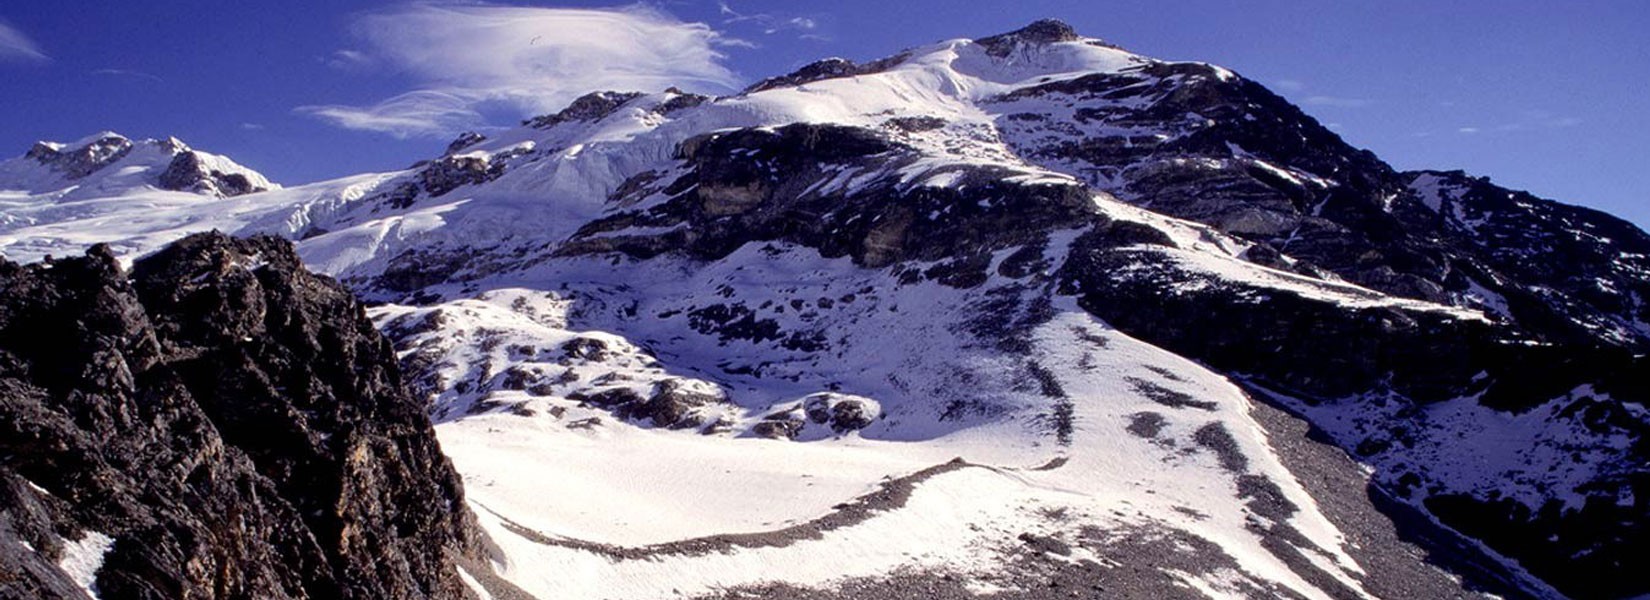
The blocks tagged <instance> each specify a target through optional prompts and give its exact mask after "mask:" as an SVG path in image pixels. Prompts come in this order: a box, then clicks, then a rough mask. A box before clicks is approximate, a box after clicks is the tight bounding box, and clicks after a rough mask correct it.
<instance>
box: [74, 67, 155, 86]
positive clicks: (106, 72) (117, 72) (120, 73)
mask: <svg viewBox="0 0 1650 600" xmlns="http://www.w3.org/2000/svg"><path fill="white" fill-rule="evenodd" d="M92 74H93V75H98V76H101V77H132V78H136V79H147V80H149V81H154V82H159V83H165V82H166V80H165V79H161V78H160V76H159V75H152V74H149V73H145V72H143V71H134V70H131V69H97V70H95V71H92Z"/></svg>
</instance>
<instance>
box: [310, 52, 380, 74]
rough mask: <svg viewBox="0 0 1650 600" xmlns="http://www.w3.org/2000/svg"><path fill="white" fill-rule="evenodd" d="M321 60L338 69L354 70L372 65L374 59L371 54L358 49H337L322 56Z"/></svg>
mask: <svg viewBox="0 0 1650 600" xmlns="http://www.w3.org/2000/svg"><path fill="white" fill-rule="evenodd" d="M321 62H323V63H326V65H327V66H328V67H332V68H334V69H338V70H340V71H354V70H357V69H363V68H366V67H369V66H372V64H373V63H374V62H375V61H374V60H373V58H372V55H370V54H367V53H365V52H362V51H360V50H339V51H337V52H333V53H332V54H330V55H328V56H326V57H325V58H322V59H321Z"/></svg>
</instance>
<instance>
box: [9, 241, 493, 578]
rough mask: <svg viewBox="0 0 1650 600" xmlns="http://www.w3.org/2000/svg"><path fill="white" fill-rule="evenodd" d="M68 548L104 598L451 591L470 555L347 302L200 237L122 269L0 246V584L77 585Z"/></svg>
mask: <svg viewBox="0 0 1650 600" xmlns="http://www.w3.org/2000/svg"><path fill="white" fill-rule="evenodd" d="M105 539H106V540H108V544H107V549H106V550H104V548H102V547H101V546H102V545H101V544H97V543H96V542H97V541H100V540H105ZM88 540H89V541H90V542H92V543H87V541H88ZM72 546H73V547H78V548H79V550H76V551H75V552H79V553H82V554H86V553H90V554H91V555H92V556H91V558H93V559H94V560H93V562H94V564H95V563H101V568H99V569H97V570H96V572H95V577H94V578H93V580H92V581H90V584H91V586H92V587H93V588H95V589H96V590H97V591H98V593H99V594H101V595H102V597H104V598H156V599H159V598H183V597H192V598H253V597H256V598H454V597H463V596H465V595H466V594H467V592H466V588H465V587H464V585H463V583H462V582H461V581H459V578H458V575H457V571H456V569H455V561H457V560H459V559H460V558H461V557H478V556H481V553H482V550H481V547H482V540H481V538H480V533H479V530H478V529H477V528H476V527H475V525H474V524H473V521H472V518H471V517H470V516H469V513H468V511H467V509H466V507H465V504H464V501H463V492H462V488H461V486H460V483H459V480H458V477H457V475H456V474H455V473H454V471H453V470H452V467H451V466H450V464H449V463H448V462H447V459H446V458H445V456H443V455H442V453H441V451H440V448H439V447H438V446H437V444H436V440H435V436H434V432H433V429H432V428H431V426H430V422H429V420H428V418H427V417H426V416H425V415H424V413H423V411H422V407H421V406H419V405H418V403H417V402H415V401H413V400H412V399H411V398H410V397H409V396H408V395H407V393H406V392H405V391H404V390H403V388H402V384H401V381H400V375H399V372H398V370H397V369H396V365H395V356H394V354H393V353H392V351H391V348H390V346H389V344H388V343H387V342H386V341H385V340H384V339H383V338H382V337H381V336H380V335H379V334H378V333H377V332H376V331H375V330H373V328H372V325H371V323H370V322H369V321H368V320H367V319H366V318H365V316H364V314H363V312H362V308H361V306H360V305H359V304H358V303H357V302H356V301H355V300H354V298H353V297H352V296H351V295H350V294H349V292H347V291H346V290H345V289H344V288H343V287H342V286H340V285H339V284H337V283H336V282H333V281H332V280H330V279H327V278H324V277H320V276H316V275H312V274H310V273H308V272H306V271H304V270H303V269H302V268H301V266H300V265H299V262H298V258H297V256H296V255H295V254H294V253H293V251H292V249H291V247H290V246H289V245H288V244H287V243H286V242H285V241H281V240H277V239H274V238H253V239H249V240H240V239H233V238H229V237H225V236H223V235H219V234H202V235H196V236H191V237H189V238H186V239H184V240H182V241H180V242H177V243H175V244H174V245H172V246H170V247H168V248H166V249H163V250H161V251H160V252H158V253H156V254H155V255H153V256H150V257H148V258H145V259H142V260H140V261H138V262H137V263H136V265H135V266H134V268H133V270H132V272H131V273H129V274H128V273H126V272H123V271H122V270H121V268H120V266H119V264H118V263H117V261H116V260H115V258H114V256H113V255H112V254H111V253H110V252H109V251H108V250H107V249H106V248H103V247H96V248H93V249H92V250H91V251H90V252H88V254H87V256H85V257H83V258H72V259H64V260H58V261H55V262H49V263H43V264H36V265H29V266H19V265H16V264H13V263H9V262H5V261H3V260H0V565H4V566H5V570H4V573H5V576H4V577H3V578H0V598H42V597H44V598H51V597H82V596H81V594H83V593H84V592H82V591H80V588H79V587H78V586H77V585H76V583H75V582H74V581H72V580H71V579H70V578H69V577H68V576H67V574H66V573H65V572H64V571H63V570H61V569H59V568H58V566H57V565H58V564H59V562H60V561H62V560H63V559H64V557H65V556H66V555H67V554H68V553H69V552H70V550H69V548H70V547H72ZM88 548H89V549H88ZM98 557H101V558H100V559H98Z"/></svg>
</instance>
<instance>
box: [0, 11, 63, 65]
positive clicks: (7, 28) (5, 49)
mask: <svg viewBox="0 0 1650 600" xmlns="http://www.w3.org/2000/svg"><path fill="white" fill-rule="evenodd" d="M13 60H15V61H23V62H46V61H49V60H51V57H50V56H46V53H45V52H42V51H41V50H40V45H39V44H36V43H34V40H33V39H30V38H29V36H27V35H25V34H24V33H23V32H22V31H18V30H17V28H16V27H12V26H11V25H10V24H8V23H6V22H5V21H0V61H13Z"/></svg>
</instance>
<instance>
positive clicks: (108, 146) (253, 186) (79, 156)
mask: <svg viewBox="0 0 1650 600" xmlns="http://www.w3.org/2000/svg"><path fill="white" fill-rule="evenodd" d="M278 187H280V186H278V185H276V184H274V183H272V182H270V181H269V179H268V178H266V177H264V176H263V175H262V174H260V173H258V172H257V171H254V170H252V169H249V168H247V167H244V166H242V165H240V164H238V163H236V162H235V161H233V160H230V159H229V158H228V157H225V156H221V155H217V154H211V153H208V152H201V151H199V150H194V149H192V148H190V147H189V145H188V144H186V143H184V142H183V140H180V139H178V138H176V137H167V138H164V139H143V140H133V139H131V138H128V137H126V136H124V135H121V134H119V133H115V132H113V131H101V132H98V133H95V134H92V135H89V136H86V137H83V138H80V139H78V140H75V141H73V142H68V143H62V142H50V141H41V142H36V143H35V145H34V146H33V147H32V148H30V149H29V151H28V152H27V153H25V154H24V155H23V156H21V157H18V158H13V159H11V160H7V161H5V162H0V190H15V191H21V192H26V193H28V194H29V195H33V196H41V197H43V198H47V199H50V200H53V201H63V200H73V199H83V198H94V197H99V196H108V195H111V194H116V193H124V192H130V191H141V190H143V189H145V188H155V189H160V190H170V191H181V192H191V193H197V194H205V195H211V196H218V197H229V196H238V195H241V194H247V193H252V192H257V191H263V190H269V189H276V188H278Z"/></svg>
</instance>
